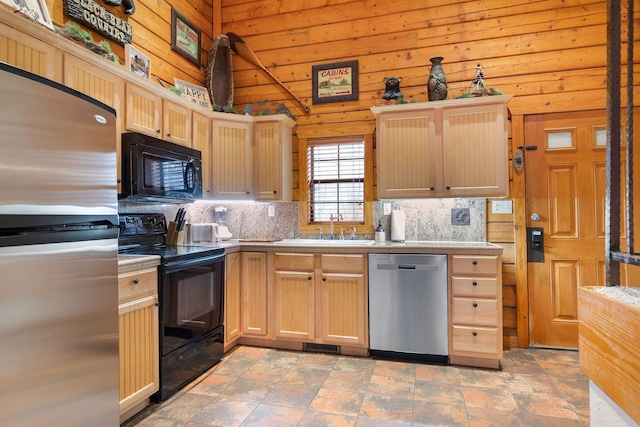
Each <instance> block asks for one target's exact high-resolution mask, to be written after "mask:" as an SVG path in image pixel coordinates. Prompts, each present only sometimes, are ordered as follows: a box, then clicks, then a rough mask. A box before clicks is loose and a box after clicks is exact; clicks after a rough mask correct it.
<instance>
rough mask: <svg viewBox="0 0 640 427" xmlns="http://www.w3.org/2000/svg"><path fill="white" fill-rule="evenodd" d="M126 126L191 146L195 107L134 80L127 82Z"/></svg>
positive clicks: (131, 129)
mask: <svg viewBox="0 0 640 427" xmlns="http://www.w3.org/2000/svg"><path fill="white" fill-rule="evenodd" d="M126 96H127V108H126V110H125V113H126V118H125V127H126V128H127V130H130V131H133V132H140V133H144V134H146V135H151V136H155V137H156V138H160V139H164V140H165V141H169V142H174V143H176V144H180V145H185V146H187V147H190V146H191V137H192V135H191V110H190V109H189V108H187V107H185V106H183V105H181V104H179V103H177V102H172V101H170V100H168V99H165V98H163V97H162V96H161V95H159V94H158V93H157V92H154V91H151V90H149V89H146V88H143V87H142V86H139V85H136V84H134V83H131V82H127V84H126Z"/></svg>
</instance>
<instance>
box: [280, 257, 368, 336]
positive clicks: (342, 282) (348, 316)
mask: <svg viewBox="0 0 640 427" xmlns="http://www.w3.org/2000/svg"><path fill="white" fill-rule="evenodd" d="M272 268H273V277H274V284H273V292H274V298H273V301H274V303H273V310H272V312H271V313H270V316H271V317H272V318H273V324H274V325H275V327H274V329H275V331H274V338H276V339H284V340H296V341H302V342H310V343H317V344H329V345H347V346H351V347H365V348H366V347H367V345H368V333H367V327H366V326H367V294H366V261H365V256H364V255H362V254H322V253H315V254H314V253H278V252H276V253H275V254H274V255H273V265H272Z"/></svg>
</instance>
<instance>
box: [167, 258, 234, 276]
mask: <svg viewBox="0 0 640 427" xmlns="http://www.w3.org/2000/svg"><path fill="white" fill-rule="evenodd" d="M217 262H224V254H221V255H211V256H207V257H204V258H195V259H189V260H186V261H171V262H167V263H165V264H164V270H165V272H166V273H175V272H176V271H182V270H186V269H187V268H191V267H197V266H199V265H206V264H213V263H217Z"/></svg>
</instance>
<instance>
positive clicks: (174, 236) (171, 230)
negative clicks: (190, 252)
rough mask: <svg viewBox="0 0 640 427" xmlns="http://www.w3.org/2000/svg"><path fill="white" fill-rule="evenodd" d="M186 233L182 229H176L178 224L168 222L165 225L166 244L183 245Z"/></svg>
mask: <svg viewBox="0 0 640 427" xmlns="http://www.w3.org/2000/svg"><path fill="white" fill-rule="evenodd" d="M185 236H186V233H185V232H184V231H178V224H176V223H175V222H173V221H170V222H169V225H168V226H167V245H169V246H184V242H185Z"/></svg>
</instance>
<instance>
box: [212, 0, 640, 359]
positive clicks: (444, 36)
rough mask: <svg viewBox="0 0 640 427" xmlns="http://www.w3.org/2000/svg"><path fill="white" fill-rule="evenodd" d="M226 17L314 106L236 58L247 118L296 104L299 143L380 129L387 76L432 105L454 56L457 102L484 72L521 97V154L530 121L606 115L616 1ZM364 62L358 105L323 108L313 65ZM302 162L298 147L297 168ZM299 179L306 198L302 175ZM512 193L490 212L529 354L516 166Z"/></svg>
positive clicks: (517, 0) (244, 5)
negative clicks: (610, 20)
mask: <svg viewBox="0 0 640 427" xmlns="http://www.w3.org/2000/svg"><path fill="white" fill-rule="evenodd" d="M639 13H640V12H639V11H636V14H637V15H636V16H635V19H638V16H639V15H638V14H639ZM221 17H222V33H227V32H229V31H232V32H235V33H236V34H238V35H240V36H242V37H243V38H244V40H245V41H246V43H247V45H248V46H249V47H250V48H251V49H252V50H254V52H256V55H257V56H258V58H259V59H260V61H261V62H262V63H263V64H264V65H265V66H266V67H267V68H268V69H269V70H270V71H271V72H272V73H273V74H274V75H275V76H276V77H277V78H278V79H279V80H280V81H282V82H283V83H284V84H285V85H286V86H287V87H288V88H289V89H291V90H292V91H293V92H294V93H295V94H296V96H298V97H299V98H301V99H302V100H303V102H305V103H306V104H308V105H310V106H311V108H310V112H309V113H305V112H304V111H303V109H302V108H301V107H300V105H299V104H298V103H297V102H296V101H295V100H294V99H293V98H292V97H291V96H289V95H288V94H287V93H286V91H285V90H284V89H282V88H281V87H279V86H278V85H277V84H276V83H275V82H274V81H273V80H272V79H270V78H269V76H267V75H266V73H264V72H263V71H260V70H258V69H257V68H256V67H255V66H253V65H251V64H249V63H248V62H246V61H244V60H243V59H242V58H239V57H237V56H234V59H233V66H234V83H235V101H234V103H235V105H236V106H237V109H238V110H241V109H242V108H243V106H244V104H246V103H253V102H259V101H262V100H264V99H269V100H272V101H279V102H284V103H285V104H286V105H287V106H288V108H289V109H290V110H291V111H292V113H293V114H294V115H295V116H297V122H298V125H297V128H296V129H297V133H299V134H303V133H304V134H306V133H307V131H306V129H307V128H315V127H317V126H323V127H331V126H335V127H338V126H337V125H341V126H344V125H349V124H352V125H353V126H358V125H360V124H362V123H363V122H369V123H370V122H372V121H374V118H373V115H372V114H371V112H370V109H369V108H370V107H371V106H373V105H378V104H381V103H383V102H384V101H383V100H382V99H381V98H382V94H383V92H384V84H383V82H382V80H383V78H384V77H389V76H395V77H402V78H403V80H402V83H401V85H400V86H401V89H402V92H403V94H404V97H405V98H406V99H408V100H415V101H419V102H422V101H427V93H426V84H427V78H428V74H429V69H430V66H431V64H430V61H429V58H431V57H433V56H443V57H444V60H443V68H444V72H445V74H446V76H447V80H448V85H449V97H450V98H451V97H457V96H459V95H460V94H461V93H463V92H466V91H468V90H469V87H470V82H471V80H472V79H473V77H474V74H475V66H476V64H477V63H480V64H482V67H483V69H484V73H485V84H486V85H487V86H488V87H495V88H498V89H500V90H502V91H503V92H504V93H507V94H514V98H513V99H512V101H511V102H510V103H509V109H510V113H511V117H510V120H511V123H512V128H513V132H512V135H510V153H513V151H514V150H515V149H516V148H517V147H518V146H520V145H524V134H523V132H522V126H521V124H522V120H523V117H524V116H525V115H527V114H539V113H551V112H564V111H580V110H591V109H604V108H605V107H606V105H605V99H606V98H605V97H606V95H605V88H606V41H607V37H606V34H607V28H606V20H607V18H606V1H605V0H538V1H531V0H513V1H509V2H505V1H503V0H417V1H397V0H395V1H394V0H377V1H374V0H332V1H327V0H306V1H303V0H295V1H294V0H287V1H277V0H222V2H221ZM626 19H627V17H626V16H624V17H623V20H624V21H625V22H626ZM625 25H626V24H623V28H626V27H625ZM639 33H640V31H636V33H635V37H636V39H635V41H636V43H637V41H638V40H639V39H640V34H639ZM625 37H626V35H624V36H623V39H624V38H625ZM623 49H626V46H623ZM354 59H357V60H358V62H359V80H360V84H359V99H358V101H352V102H339V103H332V104H321V105H312V98H311V91H312V87H311V67H312V66H313V65H316V64H327V63H332V62H338V61H348V60H354ZM638 70H639V68H638V65H636V73H635V77H634V80H640V78H639V77H638ZM623 80H624V81H626V80H625V79H623ZM637 87H638V88H640V85H638V86H637ZM638 88H636V89H635V95H634V96H635V99H636V100H637V99H639V98H640V97H638ZM623 96H624V94H623ZM294 131H296V130H295V129H294ZM294 142H295V139H294ZM294 146H295V144H294ZM297 155H298V153H297V149H296V148H294V160H295V159H297ZM294 164H297V163H294ZM294 177H295V182H294V196H295V195H297V194H298V192H297V189H298V182H299V181H298V174H297V170H294ZM510 191H511V193H510V199H511V200H513V209H514V212H513V214H511V215H504V214H502V215H496V214H491V203H490V201H489V203H488V212H487V240H488V241H491V242H495V243H497V244H499V245H501V246H503V248H504V257H503V274H502V279H503V286H504V288H503V317H504V328H505V329H504V336H505V346H506V347H517V346H520V347H526V346H528V296H527V275H526V268H527V266H526V244H525V242H524V235H525V234H524V229H525V227H526V218H525V208H524V191H525V188H524V173H523V172H521V173H515V172H514V171H513V169H512V168H511V171H510Z"/></svg>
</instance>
